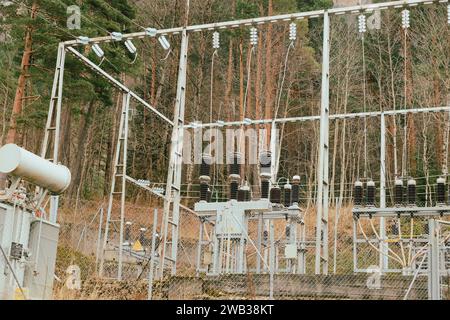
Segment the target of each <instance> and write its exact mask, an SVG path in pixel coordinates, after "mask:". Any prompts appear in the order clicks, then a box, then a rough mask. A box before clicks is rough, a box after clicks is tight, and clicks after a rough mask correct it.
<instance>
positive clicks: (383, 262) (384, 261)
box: [379, 113, 389, 273]
mask: <svg viewBox="0 0 450 320" xmlns="http://www.w3.org/2000/svg"><path fill="white" fill-rule="evenodd" d="M380 121H381V130H380V131H381V132H380V140H381V141H380V208H386V119H385V115H384V113H381V118H380ZM380 239H381V242H380V255H379V261H380V272H381V273H383V272H384V271H385V270H387V269H388V268H389V259H388V254H387V253H388V243H387V242H386V220H385V218H384V217H381V218H380Z"/></svg>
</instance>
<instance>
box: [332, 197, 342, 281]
mask: <svg viewBox="0 0 450 320" xmlns="http://www.w3.org/2000/svg"><path fill="white" fill-rule="evenodd" d="M340 210H341V198H339V199H336V206H335V211H334V213H335V215H334V249H333V274H336V267H337V265H336V264H337V239H338V237H337V229H338V225H339V216H340Z"/></svg>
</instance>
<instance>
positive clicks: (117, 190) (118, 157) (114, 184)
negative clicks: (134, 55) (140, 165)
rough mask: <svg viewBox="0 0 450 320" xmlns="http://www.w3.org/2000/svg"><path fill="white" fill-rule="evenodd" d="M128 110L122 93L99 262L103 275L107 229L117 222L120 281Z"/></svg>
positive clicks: (118, 272)
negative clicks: (116, 203)
mask: <svg viewBox="0 0 450 320" xmlns="http://www.w3.org/2000/svg"><path fill="white" fill-rule="evenodd" d="M129 108H130V95H129V94H128V93H123V101H122V113H121V116H120V124H119V134H118V137H117V144H116V151H115V156H114V169H113V170H114V172H113V178H112V181H111V191H110V194H109V201H108V210H107V213H106V224H105V234H104V238H103V246H102V255H101V260H100V267H99V275H100V277H102V276H103V274H104V262H105V251H106V249H107V246H108V242H109V241H108V236H109V228H110V224H111V223H117V222H119V245H118V250H119V257H118V271H117V279H118V280H122V261H123V228H124V220H125V196H126V193H125V191H126V189H125V187H126V171H127V149H128V114H129ZM116 196H117V197H120V209H119V215H118V217H116V218H113V203H114V199H115V197H116Z"/></svg>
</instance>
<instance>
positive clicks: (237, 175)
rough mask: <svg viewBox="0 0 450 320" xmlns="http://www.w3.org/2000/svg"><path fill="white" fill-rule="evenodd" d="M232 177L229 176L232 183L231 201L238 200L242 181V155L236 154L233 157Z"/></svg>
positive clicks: (230, 170) (230, 167)
mask: <svg viewBox="0 0 450 320" xmlns="http://www.w3.org/2000/svg"><path fill="white" fill-rule="evenodd" d="M229 172H230V175H229V176H228V178H229V181H230V194H229V199H230V200H237V199H238V191H239V181H241V154H240V153H239V152H235V153H234V154H233V155H232V159H231V164H230V166H229Z"/></svg>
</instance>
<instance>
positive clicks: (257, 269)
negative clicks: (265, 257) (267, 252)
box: [256, 213, 264, 274]
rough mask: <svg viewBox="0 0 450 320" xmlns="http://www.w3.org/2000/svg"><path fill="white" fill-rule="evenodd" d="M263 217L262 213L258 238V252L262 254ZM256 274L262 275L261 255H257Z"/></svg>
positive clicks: (260, 214) (259, 220)
mask: <svg viewBox="0 0 450 320" xmlns="http://www.w3.org/2000/svg"><path fill="white" fill-rule="evenodd" d="M263 224H264V221H263V216H262V213H259V214H258V238H257V240H256V241H257V248H258V252H261V248H262V236H263V235H262V233H263ZM256 273H257V274H260V273H261V257H260V256H259V254H257V255H256Z"/></svg>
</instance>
